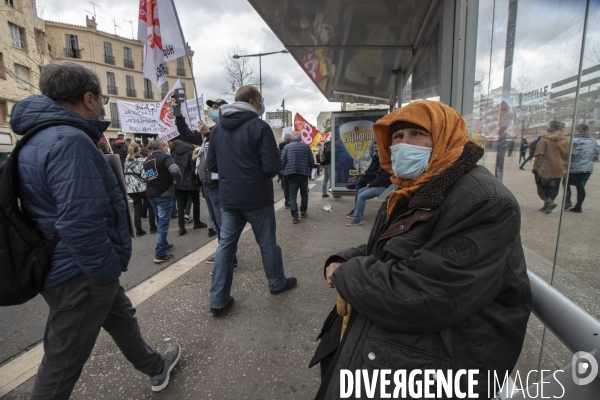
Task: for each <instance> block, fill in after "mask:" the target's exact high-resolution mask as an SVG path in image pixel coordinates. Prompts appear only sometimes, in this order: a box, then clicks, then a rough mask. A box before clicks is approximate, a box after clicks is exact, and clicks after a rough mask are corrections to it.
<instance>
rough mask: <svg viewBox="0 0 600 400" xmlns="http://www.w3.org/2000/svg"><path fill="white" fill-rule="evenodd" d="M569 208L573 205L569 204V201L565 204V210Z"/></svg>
mask: <svg viewBox="0 0 600 400" xmlns="http://www.w3.org/2000/svg"><path fill="white" fill-rule="evenodd" d="M571 207H573V203H571V202H570V201H567V202H565V210H568V209H569V208H571Z"/></svg>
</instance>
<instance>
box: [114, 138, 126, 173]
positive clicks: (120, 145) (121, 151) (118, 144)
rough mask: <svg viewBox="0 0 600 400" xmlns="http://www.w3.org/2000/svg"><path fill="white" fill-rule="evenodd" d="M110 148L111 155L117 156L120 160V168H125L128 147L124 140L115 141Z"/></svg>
mask: <svg viewBox="0 0 600 400" xmlns="http://www.w3.org/2000/svg"><path fill="white" fill-rule="evenodd" d="M110 147H112V151H113V154H117V155H118V156H119V158H120V159H121V166H122V167H123V168H125V161H126V160H127V149H129V145H128V144H127V143H125V141H124V140H115V141H114V142H112V144H111V145H110Z"/></svg>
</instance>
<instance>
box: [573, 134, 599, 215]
mask: <svg viewBox="0 0 600 400" xmlns="http://www.w3.org/2000/svg"><path fill="white" fill-rule="evenodd" d="M589 129H590V128H589V127H588V126H587V125H586V124H579V125H577V126H576V127H575V135H574V137H573V149H574V150H575V154H574V155H573V157H572V158H571V165H570V167H569V177H568V179H567V199H566V200H565V210H569V211H573V212H577V213H581V212H582V209H581V206H582V204H583V200H584V199H585V184H586V183H587V181H588V179H589V178H590V175H591V174H592V172H593V171H594V159H595V158H596V157H598V151H599V150H598V142H596V140H595V139H593V138H592V137H591V136H590V133H589ZM571 185H573V186H575V188H576V189H577V203H575V207H573V204H572V203H571ZM571 207H573V208H571Z"/></svg>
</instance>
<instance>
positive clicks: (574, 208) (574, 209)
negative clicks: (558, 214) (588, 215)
mask: <svg viewBox="0 0 600 400" xmlns="http://www.w3.org/2000/svg"><path fill="white" fill-rule="evenodd" d="M569 211H573V212H576V213H580V214H581V213H582V212H583V211H582V210H581V208H577V207H573V208H570V209H569Z"/></svg>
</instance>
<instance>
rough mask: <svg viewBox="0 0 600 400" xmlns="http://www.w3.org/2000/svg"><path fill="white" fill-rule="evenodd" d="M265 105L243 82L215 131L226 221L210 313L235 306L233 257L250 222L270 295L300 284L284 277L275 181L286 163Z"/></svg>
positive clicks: (210, 158) (213, 166)
mask: <svg viewBox="0 0 600 400" xmlns="http://www.w3.org/2000/svg"><path fill="white" fill-rule="evenodd" d="M264 107H265V106H264V104H263V98H262V96H261V94H260V92H259V91H258V90H257V89H256V88H255V87H253V86H242V87H241V88H240V89H239V90H238V91H237V93H236V94H235V102H234V103H233V104H225V105H223V106H221V108H220V109H219V113H220V115H221V118H220V119H219V123H218V124H217V125H216V126H215V127H214V129H213V130H212V132H211V137H210V146H209V147H208V155H207V158H206V167H207V168H208V169H209V170H210V171H211V172H214V173H218V174H219V202H220V203H221V222H222V226H221V227H220V229H221V233H220V234H221V239H220V240H219V247H218V248H217V253H216V255H215V263H214V266H213V275H212V285H211V288H210V312H211V313H213V314H214V315H219V314H220V313H221V312H222V311H223V310H225V309H226V308H229V307H230V306H231V305H233V297H232V296H230V292H231V284H232V281H233V258H234V256H235V252H236V249H237V243H238V240H239V238H240V235H241V233H242V229H244V226H245V225H246V222H249V223H250V225H251V226H252V231H253V232H254V236H255V237H256V242H257V243H258V246H259V247H260V252H261V255H262V260H263V268H264V270H265V275H266V276H267V280H268V282H269V290H270V291H271V293H272V294H279V293H281V292H284V291H286V290H289V289H291V288H293V287H294V286H296V278H289V279H286V277H285V274H284V272H283V258H282V255H281V248H280V247H279V245H278V244H277V239H276V237H275V230H276V226H275V208H274V206H273V205H274V201H273V181H272V179H273V177H275V176H276V175H277V173H278V172H279V168H280V165H281V162H280V159H279V152H278V151H277V143H276V142H275V137H274V136H273V131H272V130H271V128H270V127H269V125H268V124H267V123H266V122H264V121H262V120H261V119H259V118H258V116H259V115H262V113H263V112H264Z"/></svg>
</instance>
